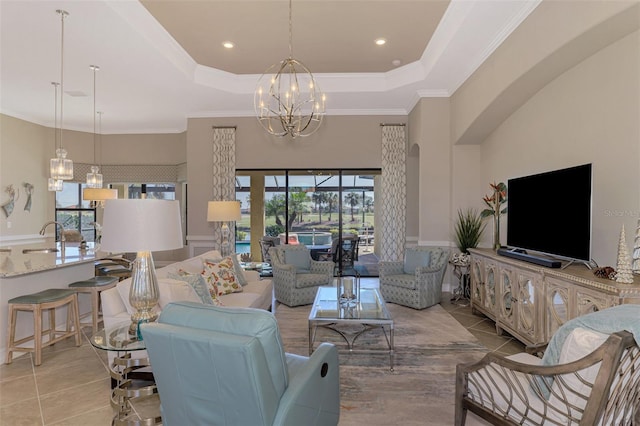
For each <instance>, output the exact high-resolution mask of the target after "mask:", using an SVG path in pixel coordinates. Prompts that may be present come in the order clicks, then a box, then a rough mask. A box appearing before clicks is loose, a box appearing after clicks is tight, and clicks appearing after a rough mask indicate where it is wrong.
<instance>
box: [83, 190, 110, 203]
mask: <svg viewBox="0 0 640 426" xmlns="http://www.w3.org/2000/svg"><path fill="white" fill-rule="evenodd" d="M116 198H118V190H117V189H107V188H85V189H83V190H82V199H84V200H85V201H105V200H115V199H116Z"/></svg>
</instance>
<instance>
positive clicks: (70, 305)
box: [6, 293, 82, 365]
mask: <svg viewBox="0 0 640 426" xmlns="http://www.w3.org/2000/svg"><path fill="white" fill-rule="evenodd" d="M63 306H67V321H66V327H65V328H66V329H65V330H64V331H56V319H55V315H56V308H60V307H63ZM18 311H30V312H32V314H33V335H32V336H27V337H24V338H22V339H19V340H16V323H17V316H18ZM42 311H49V328H48V329H47V330H43V329H42ZM78 314H79V309H78V295H77V293H73V294H71V295H69V296H67V297H65V298H64V299H60V300H57V301H54V302H47V303H10V304H9V333H8V335H9V337H8V342H7V359H6V363H7V364H11V362H12V361H13V352H15V351H19V352H34V364H35V365H40V364H42V348H43V347H45V346H50V345H53V344H55V343H57V342H59V341H61V340H63V339H66V338H67V337H72V336H73V337H75V343H76V346H80V345H81V344H82V337H81V331H80V318H79V316H78ZM47 334H48V335H49V340H48V341H47V342H43V341H42V338H43V337H44V336H45V335H47ZM31 340H33V348H29V347H21V346H18V345H20V344H23V343H25V342H29V341H31Z"/></svg>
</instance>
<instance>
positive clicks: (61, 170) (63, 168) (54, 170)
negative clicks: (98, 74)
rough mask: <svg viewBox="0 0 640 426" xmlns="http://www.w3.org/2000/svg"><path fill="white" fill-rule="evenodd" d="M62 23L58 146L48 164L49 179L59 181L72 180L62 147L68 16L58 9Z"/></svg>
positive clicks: (71, 170) (69, 163)
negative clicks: (66, 22)
mask: <svg viewBox="0 0 640 426" xmlns="http://www.w3.org/2000/svg"><path fill="white" fill-rule="evenodd" d="M56 13H58V14H59V15H60V21H61V23H62V31H61V34H62V35H61V43H60V145H59V148H58V149H56V158H52V159H51V161H50V162H49V168H50V172H51V173H50V174H51V178H53V179H59V180H69V179H73V161H71V160H70V159H68V158H67V151H66V150H65V149H64V148H63V147H62V123H63V109H64V108H63V106H64V18H65V17H66V16H67V15H69V13H68V12H67V11H65V10H61V9H58V10H56Z"/></svg>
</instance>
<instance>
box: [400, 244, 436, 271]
mask: <svg viewBox="0 0 640 426" xmlns="http://www.w3.org/2000/svg"><path fill="white" fill-rule="evenodd" d="M430 261H431V252H429V251H422V250H406V252H405V255H404V273H405V274H415V273H416V268H421V267H424V266H429V262H430Z"/></svg>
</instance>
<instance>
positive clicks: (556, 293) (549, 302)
mask: <svg viewBox="0 0 640 426" xmlns="http://www.w3.org/2000/svg"><path fill="white" fill-rule="evenodd" d="M571 287H572V286H571V285H570V284H567V283H565V282H562V281H560V280H557V279H554V278H550V277H547V278H546V289H545V304H546V315H545V320H546V326H545V330H544V331H545V333H544V340H545V341H546V342H548V341H549V340H550V339H551V336H553V334H554V333H555V332H556V330H558V328H559V327H560V326H561V325H562V324H564V323H565V322H567V321H569V320H570V319H571V318H573V317H574V315H573V314H572V312H571V310H572V309H571V308H572V303H571V300H572V298H571Z"/></svg>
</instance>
